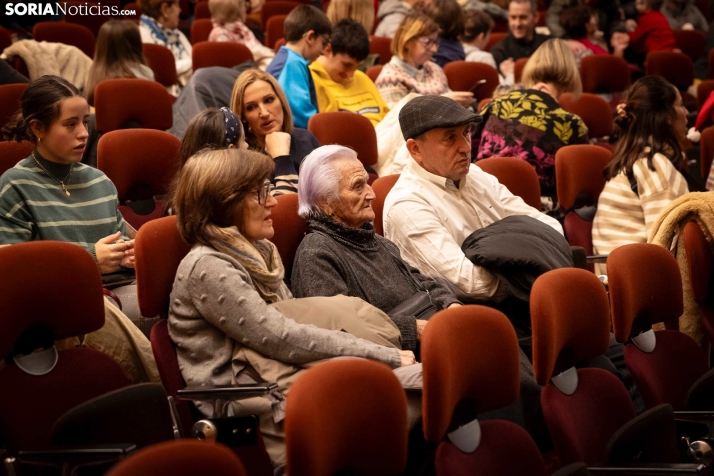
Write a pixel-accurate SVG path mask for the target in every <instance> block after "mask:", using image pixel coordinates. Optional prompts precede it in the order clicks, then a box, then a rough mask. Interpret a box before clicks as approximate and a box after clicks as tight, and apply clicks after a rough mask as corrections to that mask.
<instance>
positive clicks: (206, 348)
mask: <svg viewBox="0 0 714 476" xmlns="http://www.w3.org/2000/svg"><path fill="white" fill-rule="evenodd" d="M169 335H170V336H171V339H172V340H173V341H174V343H175V344H176V353H177V355H178V362H179V368H180V369H181V374H182V375H183V378H184V380H185V381H186V384H187V385H202V384H206V385H230V384H231V383H232V377H233V375H232V366H231V361H232V359H233V347H234V342H236V341H237V342H240V343H241V344H242V345H243V346H245V347H249V348H251V349H253V350H255V351H257V352H260V353H261V354H263V355H265V356H266V357H268V358H271V359H275V360H278V361H281V362H284V363H288V364H298V365H299V364H304V363H307V362H313V361H316V360H321V359H328V358H332V357H338V356H352V357H364V358H367V359H372V360H377V361H380V362H384V363H385V364H387V365H389V366H390V367H392V368H396V367H399V366H400V364H401V358H400V356H399V351H398V350H397V349H391V348H388V347H383V346H381V345H377V344H373V343H371V342H368V341H366V340H363V339H358V338H356V337H354V336H352V335H351V334H348V333H346V332H338V331H331V330H326V329H319V328H317V327H315V326H312V325H304V324H298V323H296V322H295V321H293V320H291V319H288V318H286V317H285V316H283V315H282V314H281V313H280V312H278V311H277V310H275V309H273V308H272V307H270V306H268V305H267V304H266V303H265V301H263V299H262V297H261V296H260V294H258V292H257V291H256V290H255V289H254V288H253V285H252V280H251V278H250V276H249V274H248V272H247V271H246V269H245V268H244V267H243V266H242V265H241V264H240V263H239V262H238V261H236V260H235V259H233V258H231V257H230V256H228V255H227V254H224V253H220V252H218V251H216V250H215V249H213V248H210V247H207V246H201V245H196V246H194V247H193V249H192V250H191V251H190V252H189V253H188V255H186V257H185V258H184V259H183V261H181V264H180V265H179V268H178V272H177V273H176V279H175V281H174V287H173V291H172V292H171V305H170V309H169Z"/></svg>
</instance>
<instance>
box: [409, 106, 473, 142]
mask: <svg viewBox="0 0 714 476" xmlns="http://www.w3.org/2000/svg"><path fill="white" fill-rule="evenodd" d="M481 121H483V118H482V117H481V116H479V115H478V114H475V113H473V112H471V111H469V110H468V109H466V108H465V107H463V106H462V105H461V104H459V103H457V102H456V101H454V100H453V99H449V98H447V97H444V96H419V97H417V98H414V99H412V100H411V101H409V102H408V103H406V104H405V105H404V107H402V110H401V111H399V126H400V127H401V128H402V135H403V136H404V140H409V139H413V138H414V137H417V136H420V135H421V134H423V133H425V132H426V131H429V130H431V129H437V128H446V127H457V126H463V125H464V124H468V123H470V122H481Z"/></svg>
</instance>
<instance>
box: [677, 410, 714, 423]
mask: <svg viewBox="0 0 714 476" xmlns="http://www.w3.org/2000/svg"><path fill="white" fill-rule="evenodd" d="M674 418H675V419H677V420H690V421H714V411H679V412H674Z"/></svg>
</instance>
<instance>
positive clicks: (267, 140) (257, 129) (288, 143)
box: [231, 69, 320, 195]
mask: <svg viewBox="0 0 714 476" xmlns="http://www.w3.org/2000/svg"><path fill="white" fill-rule="evenodd" d="M231 110H232V111H233V114H235V115H236V117H238V118H239V119H240V121H241V122H242V123H243V129H244V130H245V141H246V142H247V143H248V147H249V148H250V149H252V150H256V151H259V152H263V153H265V154H267V155H269V156H270V157H272V158H273V160H274V161H275V172H274V173H273V175H272V176H271V181H272V182H273V184H274V185H275V192H274V195H281V194H283V193H295V192H297V181H298V170H300V163H301V162H302V159H304V158H305V156H306V155H308V154H309V153H310V152H312V151H313V150H314V149H316V148H317V147H320V143H319V142H318V141H317V139H316V138H315V136H314V135H313V134H312V132H310V131H308V130H306V129H300V128H298V127H293V116H292V113H291V112H290V105H289V104H288V99H287V98H286V97H285V93H284V92H283V89H282V88H281V87H280V84H278V81H277V80H276V79H275V78H274V77H273V76H271V75H270V74H268V73H266V72H264V71H260V70H257V69H249V70H247V71H244V72H243V74H241V75H240V76H238V79H237V80H236V82H235V84H234V85H233V94H232V96H231Z"/></svg>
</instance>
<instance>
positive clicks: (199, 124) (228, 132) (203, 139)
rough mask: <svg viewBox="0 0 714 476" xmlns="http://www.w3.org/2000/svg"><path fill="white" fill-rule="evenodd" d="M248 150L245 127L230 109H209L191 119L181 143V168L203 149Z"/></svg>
mask: <svg viewBox="0 0 714 476" xmlns="http://www.w3.org/2000/svg"><path fill="white" fill-rule="evenodd" d="M233 148H238V149H247V148H248V145H247V144H246V142H245V134H244V133H243V125H242V124H241V123H240V121H239V120H238V119H237V118H236V116H234V115H233V113H232V112H231V110H230V109H228V108H227V107H222V108H220V109H218V108H215V107H209V108H208V109H204V110H203V111H201V112H199V113H198V114H196V116H194V118H193V119H191V122H190V123H189V124H188V128H187V129H186V134H185V135H184V136H183V141H182V142H181V151H180V152H179V157H181V166H182V167H183V165H184V164H185V163H186V161H187V160H188V159H190V158H191V157H192V156H194V155H195V154H196V153H197V152H198V151H199V150H201V149H233Z"/></svg>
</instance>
